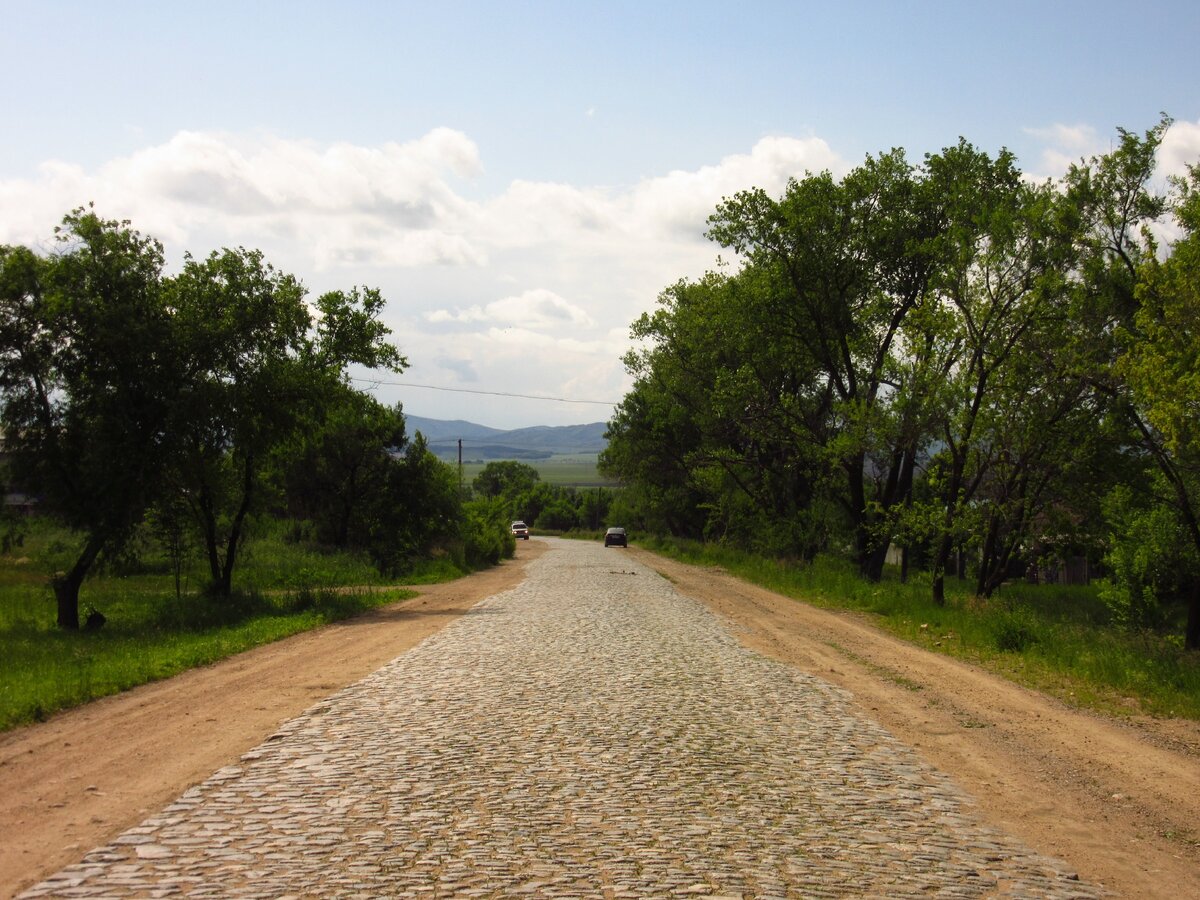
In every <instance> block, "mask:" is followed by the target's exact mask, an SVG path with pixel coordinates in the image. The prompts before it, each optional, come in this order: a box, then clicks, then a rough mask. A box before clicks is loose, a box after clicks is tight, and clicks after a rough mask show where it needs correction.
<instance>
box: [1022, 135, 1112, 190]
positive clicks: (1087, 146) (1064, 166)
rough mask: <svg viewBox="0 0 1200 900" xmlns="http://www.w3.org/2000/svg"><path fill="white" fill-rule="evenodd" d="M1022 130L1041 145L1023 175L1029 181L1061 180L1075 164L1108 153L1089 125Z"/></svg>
mask: <svg viewBox="0 0 1200 900" xmlns="http://www.w3.org/2000/svg"><path fill="white" fill-rule="evenodd" d="M1022 130H1023V131H1024V132H1025V133H1026V134H1027V135H1029V136H1030V137H1032V138H1034V139H1035V140H1037V141H1038V142H1039V143H1040V144H1042V148H1041V150H1040V152H1039V153H1038V155H1037V157H1036V159H1035V160H1034V162H1033V163H1032V164H1027V165H1026V166H1025V175H1026V177H1027V178H1028V179H1029V180H1030V181H1035V182H1041V181H1045V180H1046V179H1047V178H1050V179H1056V178H1061V177H1062V176H1063V175H1065V174H1066V173H1067V170H1068V169H1069V168H1070V167H1071V166H1072V165H1074V164H1075V163H1078V162H1079V161H1080V160H1084V159H1087V158H1089V157H1091V156H1093V155H1095V154H1099V153H1104V152H1106V151H1107V149H1108V148H1107V145H1106V144H1105V142H1104V140H1103V139H1101V137H1100V136H1099V135H1098V134H1097V132H1096V129H1095V128H1093V127H1092V126H1091V125H1082V124H1081V125H1063V124H1061V123H1057V124H1054V125H1048V126H1045V127H1041V128H1024V129H1022Z"/></svg>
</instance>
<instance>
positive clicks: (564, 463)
mask: <svg viewBox="0 0 1200 900" xmlns="http://www.w3.org/2000/svg"><path fill="white" fill-rule="evenodd" d="M519 462H523V463H525V464H526V465H528V466H532V467H533V468H535V469H537V472H538V475H539V476H540V477H541V479H542V481H544V482H546V483H547V484H560V485H563V486H564V487H616V486H617V482H615V481H613V480H612V479H610V478H605V477H603V476H602V475H600V473H599V472H597V471H596V454H595V453H572V454H561V455H555V456H551V457H550V458H549V459H534V460H519ZM485 465H486V463H482V462H464V463H463V482H464V483H465V484H470V483H471V482H472V481H474V480H475V476H476V475H478V474H479V473H480V472H481V471H483V467H484V466H485Z"/></svg>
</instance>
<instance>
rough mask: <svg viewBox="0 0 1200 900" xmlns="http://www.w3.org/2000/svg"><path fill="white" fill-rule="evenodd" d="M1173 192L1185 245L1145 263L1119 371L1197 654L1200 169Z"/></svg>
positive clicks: (1199, 646)
mask: <svg viewBox="0 0 1200 900" xmlns="http://www.w3.org/2000/svg"><path fill="white" fill-rule="evenodd" d="M1177 187H1178V188H1179V192H1180V196H1179V202H1178V205H1177V207H1176V210H1175V218H1176V221H1177V223H1178V225H1179V227H1180V229H1181V230H1182V232H1183V237H1182V238H1181V239H1180V240H1178V241H1177V242H1176V243H1175V244H1174V246H1173V247H1172V248H1171V254H1170V256H1169V257H1167V258H1166V259H1165V260H1161V261H1160V260H1159V259H1158V258H1157V257H1155V256H1153V255H1150V256H1148V257H1147V258H1146V259H1145V261H1144V262H1143V263H1142V265H1141V267H1140V269H1139V275H1140V282H1139V284H1138V286H1137V288H1136V291H1135V296H1136V299H1137V301H1138V308H1137V311H1136V312H1135V313H1134V315H1133V317H1132V320H1131V322H1130V323H1129V326H1128V327H1127V329H1125V330H1124V331H1123V332H1122V334H1121V340H1122V343H1123V351H1122V353H1121V355H1120V357H1119V358H1118V360H1117V366H1116V371H1117V374H1118V376H1119V377H1121V378H1122V379H1123V382H1124V386H1125V388H1126V390H1127V392H1128V393H1127V397H1128V402H1129V415H1130V418H1131V419H1132V421H1133V423H1134V425H1135V428H1136V434H1137V435H1138V437H1139V439H1140V440H1139V446H1140V448H1141V449H1142V450H1143V451H1144V452H1145V453H1146V454H1147V456H1148V458H1149V459H1151V460H1152V461H1153V462H1154V464H1155V466H1156V467H1157V469H1158V473H1159V477H1158V478H1157V479H1156V480H1155V484H1156V485H1157V487H1158V488H1159V490H1158V491H1157V496H1158V499H1159V501H1160V505H1161V507H1162V508H1164V509H1167V510H1170V511H1171V520H1172V522H1173V525H1174V539H1173V540H1172V541H1171V542H1170V544H1171V545H1172V546H1173V547H1174V548H1175V549H1173V550H1172V551H1171V554H1170V555H1171V556H1172V557H1173V558H1174V559H1176V560H1178V561H1179V564H1178V565H1177V566H1176V567H1175V578H1176V581H1175V583H1176V584H1177V585H1178V586H1179V587H1180V588H1182V589H1183V590H1184V591H1186V593H1187V600H1188V617H1187V625H1186V629H1185V644H1186V646H1187V647H1188V649H1192V650H1200V167H1193V168H1191V169H1190V171H1189V176H1188V178H1186V179H1183V180H1180V181H1179V182H1178V185H1177Z"/></svg>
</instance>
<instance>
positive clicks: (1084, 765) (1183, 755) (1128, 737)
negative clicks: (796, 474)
mask: <svg viewBox="0 0 1200 900" xmlns="http://www.w3.org/2000/svg"><path fill="white" fill-rule="evenodd" d="M632 552H634V553H636V554H638V556H639V559H640V560H641V561H642V562H644V563H645V564H646V565H648V566H650V567H651V568H653V569H655V570H657V571H658V572H659V573H660V574H662V575H664V576H665V577H667V578H669V579H670V580H671V581H673V582H674V583H675V586H676V587H677V588H678V589H679V590H680V591H681V592H682V593H684V594H687V595H688V596H691V597H694V598H696V599H698V600H701V601H703V602H704V603H705V604H706V605H707V606H708V607H709V608H710V609H712V610H713V611H714V612H716V613H717V614H718V615H720V616H722V617H724V618H725V619H727V620H728V621H729V622H730V624H731V628H732V629H733V632H734V634H735V635H736V636H737V637H738V638H739V639H740V640H741V641H742V642H743V643H744V644H745V645H746V646H748V647H750V648H751V649H753V650H756V651H757V652H759V653H762V654H763V655H765V656H769V657H773V658H775V659H778V660H781V661H782V662H785V663H788V664H789V665H794V666H797V667H798V668H800V669H803V670H804V671H806V672H810V673H812V674H814V675H817V676H819V677H821V678H824V679H826V680H827V681H831V682H833V683H835V684H838V685H840V686H842V687H844V688H846V689H847V690H848V691H850V692H851V693H852V694H853V696H854V698H855V701H856V703H857V704H858V705H859V706H860V708H861V709H862V711H863V712H864V713H865V714H866V715H868V716H870V717H872V718H874V719H875V720H876V721H877V722H879V723H880V724H882V725H883V726H884V727H886V728H887V729H888V730H889V731H891V732H892V733H893V734H894V735H896V736H897V737H898V738H900V739H901V740H902V741H904V742H905V743H907V744H909V745H910V746H913V747H915V748H917V750H918V751H919V752H920V753H921V754H922V755H923V756H924V757H925V758H926V759H927V760H928V762H929V763H930V764H932V765H933V766H935V767H936V768H938V769H940V770H942V771H943V772H945V773H946V774H948V775H949V776H950V777H952V778H953V779H954V780H955V781H956V782H957V783H958V784H959V786H960V787H961V788H962V789H963V790H964V791H966V792H967V793H968V794H970V795H971V796H973V797H974V798H975V799H976V801H977V802H978V804H979V808H980V812H981V814H982V815H983V817H984V818H985V820H987V821H988V822H989V823H990V824H992V825H994V826H996V827H998V828H1001V829H1003V830H1004V831H1007V832H1009V833H1010V834H1014V835H1016V836H1017V837H1019V838H1021V839H1022V840H1023V841H1024V842H1025V843H1026V844H1028V845H1029V846H1031V847H1033V848H1035V849H1036V850H1038V851H1040V852H1043V853H1046V854H1048V855H1052V856H1056V857H1058V858H1059V859H1062V860H1065V861H1067V862H1069V863H1071V864H1072V866H1074V867H1075V868H1076V869H1077V870H1078V871H1079V873H1080V875H1081V876H1082V877H1083V878H1084V879H1085V880H1087V881H1089V882H1093V883H1101V884H1103V885H1105V886H1106V887H1107V888H1108V889H1109V890H1111V891H1113V892H1115V893H1116V894H1118V895H1121V896H1129V897H1168V896H1169V897H1200V843H1198V842H1200V723H1196V722H1191V721H1185V720H1141V721H1130V722H1119V721H1115V720H1111V719H1105V718H1101V717H1098V716H1094V715H1091V714H1089V713H1084V712H1080V711H1078V710H1074V709H1070V708H1068V707H1067V706H1065V705H1064V704H1062V703H1059V702H1058V701H1055V700H1052V699H1049V698H1047V697H1045V696H1043V695H1041V694H1037V693H1035V692H1033V691H1029V690H1026V689H1024V688H1021V687H1018V686H1016V685H1014V684H1012V683H1011V682H1009V681H1006V680H1004V679H1002V678H999V677H996V676H993V675H990V674H988V673H987V672H984V671H982V670H980V669H977V668H975V667H973V666H969V665H966V664H964V663H960V662H958V661H956V660H953V659H949V658H947V657H944V656H940V655H938V654H935V653H930V652H928V651H925V650H922V649H920V648H918V647H914V646H912V645H910V644H907V643H904V642H903V641H900V640H897V639H895V638H893V637H891V636H889V635H887V634H884V633H882V632H881V631H879V630H878V629H876V628H874V627H872V626H870V625H869V624H867V623H866V622H865V621H864V620H863V619H861V618H858V617H855V616H852V615H849V614H842V613H836V612H830V611H826V610H821V609H817V608H815V607H811V606H808V605H806V604H803V603H799V602H796V601H794V600H790V599H788V598H786V597H781V596H779V595H778V594H773V593H771V592H769V591H766V590H763V589H761V588H757V587H754V586H753V585H749V584H746V583H745V582H742V581H740V580H738V579H736V578H733V577H731V576H730V575H728V574H726V573H724V572H721V571H720V570H714V569H701V568H697V567H694V566H688V565H684V564H681V563H676V562H673V561H671V560H667V559H664V558H662V557H658V556H654V555H653V554H649V553H645V552H644V551H639V550H633V551H632Z"/></svg>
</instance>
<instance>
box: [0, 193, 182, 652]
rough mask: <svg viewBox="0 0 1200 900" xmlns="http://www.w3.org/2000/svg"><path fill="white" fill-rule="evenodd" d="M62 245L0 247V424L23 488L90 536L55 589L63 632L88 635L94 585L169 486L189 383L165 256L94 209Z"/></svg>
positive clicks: (79, 218) (70, 228)
mask: <svg viewBox="0 0 1200 900" xmlns="http://www.w3.org/2000/svg"><path fill="white" fill-rule="evenodd" d="M57 237H58V242H59V249H58V252H56V253H53V254H51V255H50V256H48V257H38V256H36V255H35V254H33V253H32V252H31V251H29V250H27V249H25V248H21V247H4V248H0V389H2V390H3V401H2V403H3V406H2V409H0V416H2V419H3V425H4V437H5V448H6V451H7V452H8V453H9V454H10V457H11V459H12V465H13V469H14V474H15V476H16V477H17V479H18V480H19V482H20V483H21V484H23V485H25V486H27V487H29V488H32V489H35V490H37V491H39V492H40V493H42V494H43V495H44V497H45V499H46V501H47V506H48V507H49V508H50V509H52V510H53V511H54V513H55V514H56V515H58V516H59V517H60V518H61V519H62V520H63V521H64V522H65V523H66V524H67V525H68V526H70V527H71V528H73V529H75V530H76V531H77V532H78V533H79V534H80V535H81V536H82V538H81V546H80V549H79V553H78V555H77V557H76V560H75V562H74V564H73V565H72V566H71V568H70V569H69V570H68V571H67V572H65V573H63V574H62V575H59V576H57V577H56V578H55V579H54V581H53V587H54V593H55V597H56V600H57V605H58V612H57V621H58V625H59V626H60V627H61V628H65V629H78V627H79V589H80V586H81V585H82V583H83V580H84V578H85V577H86V576H87V574H88V573H89V571H90V570H91V569H92V567H93V565H94V564H95V563H96V561H97V559H98V558H99V557H100V556H101V554H102V553H106V552H107V553H111V552H113V551H115V550H117V549H119V548H120V546H121V545H122V543H123V542H124V541H125V540H126V539H127V538H128V537H129V535H130V533H131V532H132V530H133V529H134V527H135V526H136V525H137V524H138V522H139V521H140V520H141V518H142V516H143V514H144V512H145V510H146V508H147V506H148V505H149V503H150V502H151V500H152V499H153V498H154V496H155V494H156V491H157V490H158V488H159V486H160V483H161V481H160V476H161V473H162V470H163V460H164V459H165V458H167V457H168V456H169V453H170V443H171V439H172V434H171V430H170V425H169V423H170V417H171V413H172V404H173V402H174V399H175V397H176V395H177V391H178V388H179V376H180V372H179V370H178V368H177V366H176V365H175V356H174V345H173V341H172V328H171V316H170V311H169V308H168V306H167V304H166V303H165V301H164V295H163V292H162V290H161V277H160V276H161V269H162V261H163V260H162V248H161V246H160V245H159V244H158V243H157V242H156V241H154V240H152V239H150V238H147V237H143V236H142V235H140V234H138V233H137V232H136V231H133V230H132V229H131V228H130V227H129V224H128V223H127V222H116V221H110V220H105V219H102V218H100V217H99V216H97V215H96V214H95V213H94V212H93V211H92V210H91V209H90V208H89V209H77V210H75V211H73V212H72V213H70V214H69V215H67V216H66V217H65V218H64V219H63V224H62V227H61V228H60V229H58V232H57Z"/></svg>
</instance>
